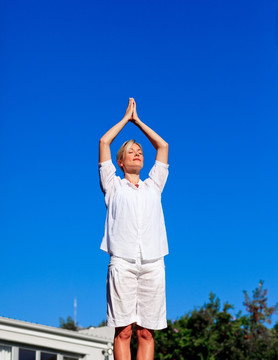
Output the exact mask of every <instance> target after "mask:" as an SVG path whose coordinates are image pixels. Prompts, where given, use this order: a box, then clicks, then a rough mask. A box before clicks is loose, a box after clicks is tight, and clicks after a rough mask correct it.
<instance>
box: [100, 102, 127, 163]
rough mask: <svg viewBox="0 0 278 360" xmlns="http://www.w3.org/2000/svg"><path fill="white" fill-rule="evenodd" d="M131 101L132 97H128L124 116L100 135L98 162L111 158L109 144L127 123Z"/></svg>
mask: <svg viewBox="0 0 278 360" xmlns="http://www.w3.org/2000/svg"><path fill="white" fill-rule="evenodd" d="M133 101H134V100H133V99H132V98H130V99H129V102H128V106H127V109H126V113H125V116H124V117H123V118H122V120H121V121H119V122H118V123H117V124H116V125H114V126H113V127H112V128H111V129H110V130H108V131H107V133H105V134H104V135H103V136H102V138H101V139H100V140H99V162H100V163H102V162H104V161H107V160H110V159H111V151H110V144H111V143H112V141H113V140H114V139H115V137H116V136H117V135H118V134H119V132H120V131H121V130H122V129H123V127H124V126H125V125H126V124H127V123H128V121H129V120H130V119H131V118H132V112H133Z"/></svg>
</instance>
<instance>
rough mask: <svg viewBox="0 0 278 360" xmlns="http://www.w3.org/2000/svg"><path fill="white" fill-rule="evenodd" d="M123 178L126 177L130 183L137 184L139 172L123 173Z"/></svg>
mask: <svg viewBox="0 0 278 360" xmlns="http://www.w3.org/2000/svg"><path fill="white" fill-rule="evenodd" d="M125 179H127V180H128V181H129V182H131V183H132V184H138V182H139V174H131V173H125Z"/></svg>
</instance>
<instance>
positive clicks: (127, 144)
mask: <svg viewBox="0 0 278 360" xmlns="http://www.w3.org/2000/svg"><path fill="white" fill-rule="evenodd" d="M133 144H136V145H138V146H139V148H140V149H141V151H142V153H143V148H142V146H141V145H140V144H139V143H138V142H136V141H135V140H134V139H131V140H127V141H125V142H124V143H123V145H122V146H121V147H120V149H119V151H118V152H117V162H118V161H119V160H122V159H123V157H124V154H126V153H127V152H128V150H129V149H130V148H131V146H132V145H133ZM119 166H120V165H119ZM120 169H121V170H122V171H124V170H123V168H122V166H120Z"/></svg>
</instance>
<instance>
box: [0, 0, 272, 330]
mask: <svg viewBox="0 0 278 360" xmlns="http://www.w3.org/2000/svg"><path fill="white" fill-rule="evenodd" d="M0 6H1V9H0V14H1V15H0V24H1V25H0V31H1V38H0V41H1V49H0V51H1V56H0V76H1V84H2V86H1V90H0V91H1V100H0V116H1V120H0V155H1V167H0V169H1V170H0V171H1V173H0V186H1V190H0V191H1V193H0V196H1V198H0V199H1V200H0V217H1V225H0V236H1V267H0V316H6V317H11V318H15V319H20V320H26V321H31V322H36V323H40V324H46V325H51V326H58V325H59V317H63V318H66V317H67V316H68V315H70V316H72V317H73V302H74V298H75V297H76V298H77V304H78V308H77V321H78V323H79V324H80V325H81V326H84V327H85V326H89V325H98V324H99V323H100V322H101V321H102V320H103V319H105V315H106V305H105V279H106V271H107V264H108V260H109V259H108V256H107V254H105V253H103V252H102V251H101V250H100V249H99V246H100V242H101V238H102V234H103V229H104V221H105V205H104V199H103V194H102V193H101V191H100V187H99V180H98V166H97V161H98V140H99V138H100V137H101V136H102V134H103V133H104V132H106V131H107V130H108V129H109V128H110V127H111V126H112V125H114V124H115V123H116V122H117V121H119V120H120V119H121V118H122V117H123V115H124V112H125V108H126V106H127V101H128V98H129V97H134V98H135V100H136V101H137V108H138V114H139V116H140V117H141V119H142V120H143V121H144V122H145V123H146V124H148V125H149V126H150V127H152V128H153V129H154V130H156V131H157V132H158V133H159V134H160V135H161V136H162V137H163V138H165V140H166V141H167V142H168V143H169V144H170V154H169V163H170V168H169V170H170V174H169V178H168V182H167V185H166V187H165V190H164V193H163V207H164V213H165V218H166V226H167V233H168V241H169V247H170V254H169V256H167V257H166V259H165V262H166V271H167V307H168V316H167V317H168V318H169V319H175V318H177V317H179V316H181V315H184V314H185V313H186V312H187V311H190V310H193V309H194V308H195V307H198V306H201V305H202V304H203V303H204V302H205V301H207V300H208V295H209V292H210V291H212V292H214V293H215V294H216V295H217V296H218V297H219V298H220V299H221V302H222V304H223V303H224V302H225V301H229V302H230V303H231V304H233V305H234V306H235V309H236V310H235V312H237V311H238V310H240V309H243V306H242V302H243V293H242V291H243V290H247V291H248V292H249V293H251V291H252V290H253V289H254V288H255V287H256V286H257V285H258V282H259V280H260V279H262V280H264V281H265V287H266V288H268V289H269V303H270V304H273V303H274V302H277V301H278V286H277V279H278V268H277V251H278V244H277V239H278V222H277V217H278V205H277V204H278V185H277V184H278V170H277V169H278V167H277V165H278V164H277V159H278V148H277V130H278V129H277V115H278V108H277V94H278V82H277V80H278V65H277V64H278V61H277V60H278V25H277V21H278V10H277V9H278V4H277V1H273V0H269V1H267V2H264V3H262V2H259V1H250V0H246V1H220V0H219V1H210V2H207V1H204V0H197V1H194V2H192V1H190V2H189V1H176V0H173V1H171V2H170V1H169V2H167V1H159V2H158V1H145V0H143V1H140V2H139V1H134V2H128V1H118V2H114V1H105V2H104V1H92V2H89V1H88V2H86V1H79V2H77V1H62V0H58V1H57V0H56V1H53V0H48V1H40V2H37V1H33V0H27V1H24V2H21V1H7V0H3V1H2V2H1V5H0ZM130 138H135V139H136V140H137V141H139V142H140V143H142V145H143V148H144V153H145V165H144V169H143V171H142V178H145V177H146V176H147V175H148V172H149V170H150V168H151V166H152V164H153V162H154V158H155V151H154V149H152V146H151V145H150V144H149V143H148V141H147V139H145V138H144V135H143V134H141V133H140V131H139V130H138V129H137V128H136V127H135V126H134V125H133V124H128V126H127V127H126V128H125V129H124V130H123V131H122V133H121V134H120V135H119V136H118V138H117V139H116V140H115V142H114V143H113V144H112V153H113V154H114V155H113V156H114V159H115V155H116V151H117V149H118V148H119V146H120V145H121V144H122V143H123V142H124V141H125V140H126V139H130ZM119 175H120V171H119Z"/></svg>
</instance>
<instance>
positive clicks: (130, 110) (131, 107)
mask: <svg viewBox="0 0 278 360" xmlns="http://www.w3.org/2000/svg"><path fill="white" fill-rule="evenodd" d="M125 117H126V118H127V119H128V121H134V122H136V121H140V119H139V117H138V115H137V110H136V102H135V100H134V99H133V98H129V101H128V106H127V109H126V113H125Z"/></svg>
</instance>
